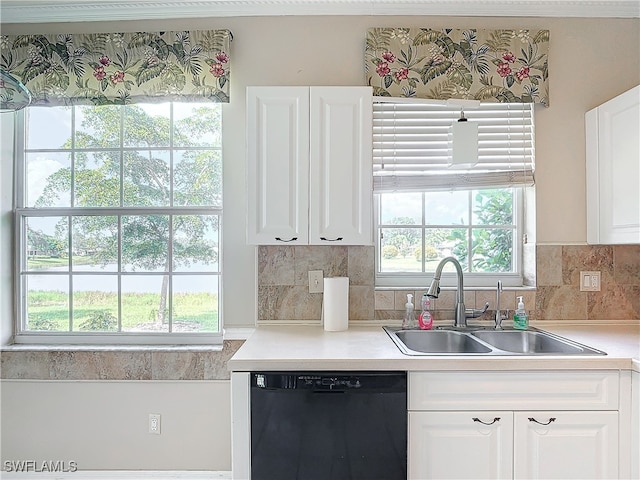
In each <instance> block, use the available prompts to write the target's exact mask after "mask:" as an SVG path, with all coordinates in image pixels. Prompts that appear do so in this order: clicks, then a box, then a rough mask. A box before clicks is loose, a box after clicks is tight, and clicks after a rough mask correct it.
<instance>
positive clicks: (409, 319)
mask: <svg viewBox="0 0 640 480" xmlns="http://www.w3.org/2000/svg"><path fill="white" fill-rule="evenodd" d="M412 300H413V295H412V294H410V293H407V303H405V304H404V318H403V319H402V329H403V330H408V329H410V328H416V327H417V326H418V325H417V324H416V317H415V315H414V313H413V301H412Z"/></svg>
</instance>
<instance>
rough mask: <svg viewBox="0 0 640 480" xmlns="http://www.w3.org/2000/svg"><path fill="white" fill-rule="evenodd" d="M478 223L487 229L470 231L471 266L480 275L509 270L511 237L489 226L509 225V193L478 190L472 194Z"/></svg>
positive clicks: (507, 232) (511, 203) (510, 221)
mask: <svg viewBox="0 0 640 480" xmlns="http://www.w3.org/2000/svg"><path fill="white" fill-rule="evenodd" d="M476 204H477V207H476V208H475V212H474V213H475V214H476V216H477V218H478V223H479V224H481V225H488V227H487V228H478V229H474V231H473V238H472V248H473V264H474V266H475V268H476V269H477V270H481V271H483V272H508V271H511V270H512V265H511V257H512V251H513V233H512V230H511V229H506V228H492V227H491V226H496V227H498V226H501V225H509V224H511V223H512V219H513V193H512V190H510V189H499V190H480V191H479V192H478V193H477V194H476Z"/></svg>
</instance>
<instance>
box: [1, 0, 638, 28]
mask: <svg viewBox="0 0 640 480" xmlns="http://www.w3.org/2000/svg"><path fill="white" fill-rule="evenodd" d="M272 15H446V16H492V17H494V16H495V17H501V16H507V17H599V18H640V0H199V1H188V0H173V1H153V0H135V1H134V0H129V1H126V0H120V1H114V0H102V1H101V0H93V1H88V0H57V1H56V0H1V1H0V22H2V23H5V24H8V23H42V22H80V21H104V20H143V19H166V18H195V17H203V16H212V17H238V16H239V17H243V16H272Z"/></svg>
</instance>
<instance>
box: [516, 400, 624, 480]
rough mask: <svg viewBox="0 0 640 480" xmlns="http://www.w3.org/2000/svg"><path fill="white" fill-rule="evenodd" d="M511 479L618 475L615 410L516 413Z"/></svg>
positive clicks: (616, 417) (616, 476) (614, 476)
mask: <svg viewBox="0 0 640 480" xmlns="http://www.w3.org/2000/svg"><path fill="white" fill-rule="evenodd" d="M513 443H514V456H513V477H514V478H523V479H524V478H548V479H552V478H557V479H571V478H574V479H588V478H592V479H604V478H618V412H516V413H515V419H514V434H513Z"/></svg>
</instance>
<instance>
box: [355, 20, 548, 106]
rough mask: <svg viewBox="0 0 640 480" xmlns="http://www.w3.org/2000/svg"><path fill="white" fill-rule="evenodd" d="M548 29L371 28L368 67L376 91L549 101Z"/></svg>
mask: <svg viewBox="0 0 640 480" xmlns="http://www.w3.org/2000/svg"><path fill="white" fill-rule="evenodd" d="M548 50H549V30H537V31H531V30H477V29H467V30H457V29H444V30H435V29H430V28H372V29H369V30H368V31H367V46H366V52H365V72H366V76H367V84H368V85H371V86H372V87H373V93H374V95H377V96H391V97H419V98H430V99H440V100H447V99H450V98H456V99H467V100H481V101H485V102H491V101H494V102H509V103H518V102H524V103H541V104H543V105H546V106H549V86H548V83H547V79H548V62H547V57H548Z"/></svg>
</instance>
